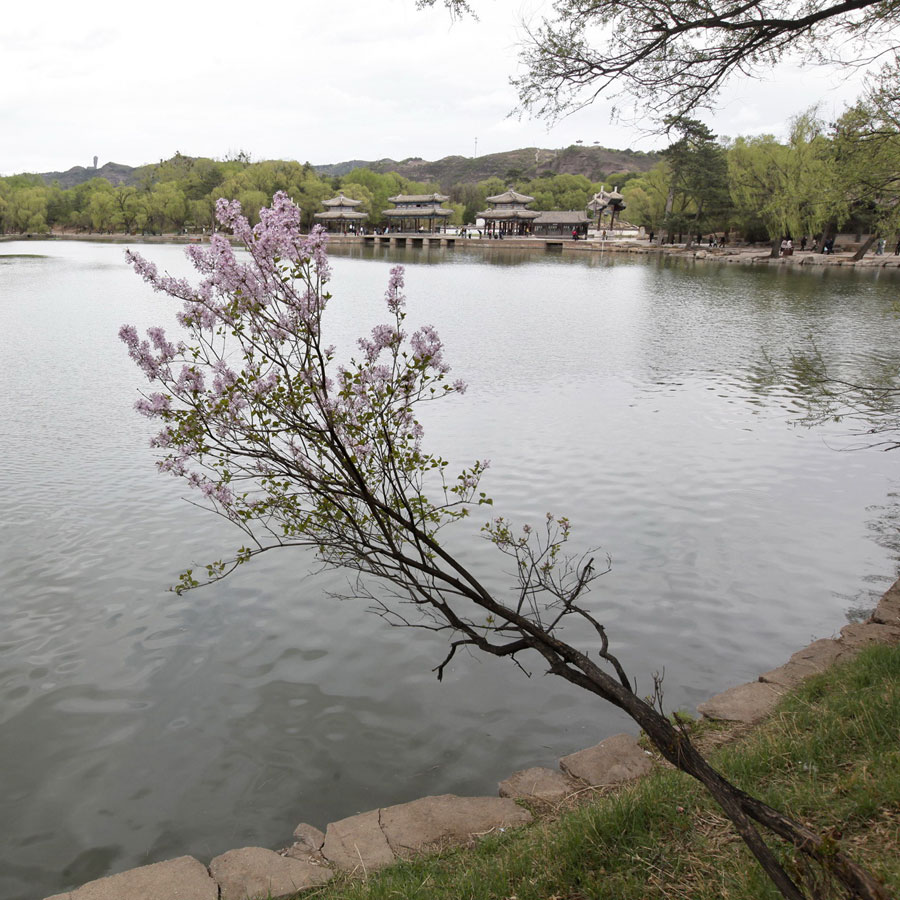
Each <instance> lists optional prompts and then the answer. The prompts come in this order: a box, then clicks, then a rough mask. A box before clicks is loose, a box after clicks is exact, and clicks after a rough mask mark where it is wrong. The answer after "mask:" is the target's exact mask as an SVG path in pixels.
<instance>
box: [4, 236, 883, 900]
mask: <svg viewBox="0 0 900 900" xmlns="http://www.w3.org/2000/svg"><path fill="white" fill-rule="evenodd" d="M143 252H144V253H145V254H146V255H147V256H149V257H151V258H153V259H154V260H156V261H157V262H158V263H159V264H160V265H161V266H162V267H165V268H168V269H169V270H170V271H171V272H173V273H175V274H181V273H187V271H188V266H187V264H186V263H185V262H184V259H183V253H182V249H181V248H179V247H174V246H150V247H145V248H143ZM16 254H40V255H39V256H17V255H16ZM397 260H400V261H402V262H405V263H406V264H407V266H408V269H407V295H408V297H409V309H410V318H409V320H408V322H409V323H410V324H411V325H415V324H418V323H425V322H427V323H431V324H433V325H435V326H436V327H437V328H438V329H439V331H440V333H441V335H442V336H443V337H444V340H445V343H446V345H447V356H448V359H449V361H450V362H451V364H452V365H453V376H454V377H462V378H464V379H465V380H466V381H467V382H468V383H469V385H470V387H469V391H468V393H467V394H466V395H465V396H463V397H459V398H453V399H450V400H448V401H447V402H446V403H444V404H442V405H443V409H438V408H437V407H435V408H434V409H433V410H432V411H431V414H430V415H429V416H428V419H427V425H428V427H429V440H428V444H429V446H430V447H431V448H433V449H439V450H440V451H441V452H442V453H443V455H445V456H447V457H448V458H450V459H452V460H453V461H455V462H458V463H459V464H463V463H468V462H470V461H472V460H474V459H477V458H489V459H490V460H491V463H492V464H491V469H490V470H489V472H488V475H487V476H486V479H485V482H484V487H485V489H486V490H487V491H488V493H489V494H491V495H492V496H493V498H494V502H495V505H494V511H495V512H497V513H502V514H504V515H506V516H509V517H511V518H513V519H514V520H516V521H529V520H530V521H534V520H536V519H539V518H541V517H542V516H543V514H544V513H545V512H547V511H553V512H556V513H560V514H568V515H569V516H570V517H571V519H572V520H573V523H574V527H575V534H574V537H575V540H576V543H578V544H579V546H583V547H588V546H598V545H599V546H600V547H602V549H603V551H604V552H607V553H609V554H610V556H611V557H612V566H613V568H612V571H611V573H610V574H608V575H606V576H604V577H603V578H602V579H601V580H600V581H599V582H598V583H597V585H596V587H595V590H594V591H593V593H592V594H591V602H592V605H593V609H594V611H595V614H596V615H597V616H598V617H599V618H600V619H601V621H603V622H605V623H606V624H607V626H608V630H609V633H610V635H611V639H612V642H613V645H614V650H615V651H616V652H617V653H618V654H619V656H620V658H621V659H622V661H623V663H624V664H625V666H626V667H627V669H628V670H629V672H630V673H631V674H632V675H633V676H635V677H637V679H638V684H639V688H641V689H648V690H649V688H650V686H651V674H652V673H653V672H654V671H663V670H664V672H665V692H666V693H665V700H666V703H667V705H668V706H669V707H671V708H673V709H675V708H679V707H681V708H688V709H692V708H693V707H694V706H695V705H696V704H697V703H698V702H699V701H701V700H703V699H705V698H706V697H708V696H709V695H711V694H713V693H716V692H717V691H719V690H721V689H723V688H725V687H727V686H729V685H731V684H736V683H738V682H740V681H743V680H747V679H751V678H755V677H756V675H757V674H758V673H759V672H761V671H764V670H766V669H768V668H770V667H772V666H775V665H777V664H780V663H781V662H783V661H784V660H785V659H786V658H787V656H788V655H789V654H790V653H791V652H793V651H794V650H795V649H797V648H799V647H800V646H802V645H804V644H805V643H807V642H808V641H810V640H811V639H813V638H816V637H825V636H830V635H832V634H834V633H835V632H837V630H838V629H840V627H841V626H842V625H843V624H845V623H846V622H847V621H848V618H853V617H854V616H859V615H862V614H863V613H864V611H865V610H867V609H870V608H871V607H872V606H874V604H875V602H876V600H877V597H878V596H879V595H880V593H881V592H883V591H884V590H885V588H886V587H887V586H888V585H889V583H890V582H891V581H892V580H893V578H894V577H896V574H897V568H898V555H900V554H898V547H897V529H896V518H895V506H894V503H895V492H896V489H897V486H896V469H897V457H896V456H895V455H893V454H885V453H879V452H877V451H873V450H862V451H859V452H841V450H842V449H843V448H845V447H846V446H847V445H848V442H847V441H846V440H845V437H844V432H845V431H846V426H844V425H841V424H832V425H830V426H829V427H827V428H819V429H815V430H808V429H804V428H802V427H797V425H796V424H795V422H796V419H797V417H798V415H799V414H800V411H801V406H800V404H798V402H797V401H796V400H795V398H793V397H792V396H791V394H790V392H789V391H788V390H786V389H783V388H776V389H771V388H764V387H763V386H762V385H761V382H760V378H759V373H760V366H761V365H762V363H763V361H764V359H765V355H766V354H770V355H772V356H774V357H776V358H783V357H784V354H785V353H786V352H787V350H788V348H791V347H803V346H805V343H806V341H807V340H808V338H809V337H810V336H812V337H814V339H815V341H816V343H817V344H818V346H819V348H820V349H821V350H822V352H823V354H824V355H825V356H826V357H827V358H828V359H829V360H831V361H832V362H833V364H834V365H839V366H842V367H844V370H845V371H849V372H853V371H864V370H865V369H866V367H867V365H868V362H867V360H868V357H869V354H870V353H871V352H873V351H874V352H875V353H881V354H884V355H889V354H893V353H894V352H895V349H896V347H897V344H898V340H897V339H898V319H897V315H896V310H895V309H894V308H893V304H894V302H895V300H896V297H897V286H898V284H900V281H898V280H896V279H894V278H888V277H885V275H884V274H881V275H880V277H879V275H878V274H877V273H875V274H873V273H869V272H865V273H854V272H844V271H834V270H828V271H814V272H794V271H784V270H781V269H774V270H773V269H768V268H766V269H761V270H754V269H749V270H748V269H740V268H733V267H717V266H714V265H712V266H705V265H690V264H687V265H686V264H671V263H669V264H667V263H665V262H663V263H653V262H650V263H645V262H639V263H638V262H632V261H628V260H622V261H620V260H616V261H615V262H610V260H609V259H605V260H596V259H591V260H585V259H578V260H573V261H570V260H568V259H563V258H561V257H553V256H543V255H516V254H514V253H510V252H505V251H499V250H498V251H494V253H493V254H492V255H489V256H485V257H483V256H481V255H467V254H466V253H465V252H464V251H449V252H445V253H436V252H427V251H408V252H407V253H404V252H403V251H400V252H399V253H393V254H389V252H388V251H386V250H385V251H368V252H367V251H358V252H357V253H355V254H353V253H350V254H346V255H336V256H335V258H334V269H335V275H334V279H333V290H334V294H335V297H334V300H333V301H332V307H331V309H330V312H329V322H328V326H329V328H330V329H331V330H332V333H333V336H334V337H333V340H334V343H336V344H337V345H338V346H339V348H351V347H352V346H353V341H354V339H355V337H356V336H358V335H359V334H361V333H364V332H365V331H366V330H368V328H370V327H371V325H372V324H374V323H376V322H378V321H381V320H382V318H383V316H382V309H383V307H382V305H381V297H382V294H383V292H384V287H385V285H386V282H387V277H388V271H389V268H390V266H391V265H392V264H394V262H396V261H397ZM172 312H173V306H172V305H171V302H170V301H168V300H167V299H166V298H163V297H160V296H157V295H155V294H153V293H152V292H150V291H149V289H147V287H146V286H145V285H143V284H142V283H141V282H140V281H139V279H138V278H137V277H136V276H134V275H133V274H132V273H131V272H130V270H129V269H128V268H127V267H126V265H125V263H124V259H123V249H122V247H121V246H110V245H102V244H78V243H62V242H19V243H5V244H0V386H2V391H0V421H2V423H3V424H2V429H0V451H2V463H3V464H2V468H0V492H2V493H0V496H2V504H0V522H2V536H3V539H2V542H0V595H2V598H3V602H2V603H0V721H2V730H0V820H2V822H3V840H2V841H0V897H3V898H7V900H34V898H41V897H43V896H45V895H47V894H52V893H54V892H57V891H61V890H63V889H65V888H67V887H70V886H72V885H77V884H79V883H81V882H83V881H86V880H89V879H92V878H97V877H100V876H102V875H104V874H108V873H111V872H114V871H120V870H123V869H126V868H129V867H132V866H137V865H141V864H144V863H147V862H153V861H157V860H161V859H165V858H169V857H172V856H176V855H180V854H182V853H190V854H193V855H195V856H197V857H199V858H200V859H201V860H203V861H204V862H208V861H209V859H210V858H211V857H212V856H213V855H215V854H218V853H220V852H223V851H224V850H227V849H230V848H232V847H239V846H246V845H262V846H270V847H278V846H283V845H284V844H286V843H287V842H289V840H290V836H291V831H292V829H293V827H294V826H295V825H296V824H297V823H298V822H301V821H306V822H310V823H312V824H314V825H317V826H319V827H324V826H325V825H326V823H327V822H329V821H333V820H335V819H337V818H340V817H343V816H347V815H351V814H353V813H356V812H359V811H363V810H367V809H372V808H374V807H377V806H379V805H388V804H392V803H398V802H402V801H404V800H409V799H413V798H415V797H418V796H422V795H425V794H439V793H445V792H453V793H458V794H468V793H488V794H491V793H494V792H495V791H496V782H497V781H498V780H499V779H502V778H504V777H505V776H507V775H508V774H510V773H511V772H513V771H514V770H516V769H519V768H524V767H526V766H531V765H542V764H544V765H554V764H555V760H556V758H557V757H558V756H559V755H561V754H564V753H568V752H571V751H573V750H575V749H579V748H581V747H585V746H589V745H591V744H593V743H595V742H596V741H598V740H600V739H602V738H604V737H606V736H608V735H610V734H613V733H615V732H617V731H620V730H622V729H623V728H625V727H627V723H626V720H625V719H624V718H623V717H622V716H621V715H619V714H618V713H616V712H615V711H613V710H610V709H607V708H605V707H604V706H603V705H602V704H600V703H599V702H598V701H596V700H595V699H594V698H592V697H591V696H589V695H588V694H586V693H582V692H579V691H578V690H576V689H575V688H571V687H569V686H568V685H566V684H564V683H562V682H559V683H557V682H556V681H555V680H554V679H552V678H549V677H544V676H543V674H542V669H541V666H540V663H539V662H536V661H533V662H534V669H533V677H532V678H530V679H528V678H525V677H524V676H523V675H522V673H521V672H519V671H518V670H517V669H516V668H515V667H514V666H512V665H511V664H509V663H504V662H502V661H498V660H494V659H483V658H480V657H475V656H470V657H467V656H461V657H459V658H458V659H457V660H456V662H455V664H454V665H453V667H452V669H451V670H450V671H448V673H447V675H446V677H445V680H444V683H443V684H438V683H437V682H436V681H435V679H434V676H433V674H432V673H431V668H432V667H433V666H434V665H435V664H436V663H437V662H439V661H440V659H441V658H442V654H443V653H444V652H445V644H444V642H443V640H441V639H440V638H437V637H435V636H432V635H428V634H424V633H419V632H414V631H408V630H400V629H392V628H389V627H387V626H386V625H385V624H384V622H382V621H381V620H380V619H378V618H377V617H375V616H373V615H370V614H367V613H366V612H365V611H364V609H363V607H362V606H360V605H357V604H355V603H351V602H338V601H335V600H332V599H330V598H329V596H328V592H329V591H330V590H332V589H338V590H339V589H340V586H341V584H342V583H343V580H342V577H341V576H339V575H335V574H333V573H331V574H329V573H325V574H321V573H320V574H317V575H310V574H309V571H310V560H309V558H307V557H305V556H303V555H302V554H299V553H290V552H284V553H282V554H281V555H276V554H269V555H268V557H269V558H262V559H261V560H259V561H258V562H256V563H255V564H254V565H252V566H247V567H245V568H244V570H242V571H240V572H239V573H237V574H236V575H235V576H233V577H232V578H230V579H228V580H227V581H225V582H223V583H222V584H220V585H217V586H215V587H212V588H207V589H205V590H202V591H197V592H195V593H193V594H190V595H186V596H183V597H177V596H175V595H174V594H172V593H169V592H167V588H168V586H169V585H170V584H171V583H173V582H174V581H175V580H176V578H177V576H178V574H179V573H180V572H181V571H182V570H183V569H184V568H186V567H188V566H190V565H191V564H192V563H194V562H204V561H206V560H208V559H211V558H218V557H219V556H220V555H222V553H223V552H224V551H226V550H229V549H232V548H233V547H235V546H238V544H239V541H238V539H237V537H238V536H237V535H236V534H232V533H231V532H230V531H229V530H228V528H227V527H226V526H225V525H223V524H222V523H220V522H219V521H218V520H216V519H215V518H213V517H210V516H209V515H207V514H205V513H203V512H202V511H200V510H198V509H196V508H194V507H192V506H190V505H189V504H187V503H186V502H184V500H183V499H182V497H183V495H184V494H185V490H184V489H183V488H182V486H181V485H180V484H179V483H178V481H177V480H176V479H173V478H170V477H166V476H163V475H159V474H157V473H156V471H155V469H154V466H153V456H152V451H151V450H150V449H149V448H148V447H147V439H148V436H149V434H150V431H151V423H148V422H147V421H146V420H144V419H142V418H141V417H140V416H138V415H137V414H136V413H134V412H133V411H132V405H133V403H134V400H135V399H136V391H137V389H138V388H139V387H141V386H143V385H144V384H146V382H143V381H142V376H141V375H140V373H139V372H138V371H137V369H136V368H135V367H134V366H133V365H132V364H131V362H130V361H129V360H128V358H127V355H126V352H125V349H124V347H123V345H121V344H120V343H119V341H118V339H117V337H116V333H117V330H118V328H119V326H120V325H121V324H122V323H124V322H133V323H135V324H137V325H138V326H140V327H145V326H148V325H151V324H170V323H171V322H172ZM453 546H454V547H455V549H457V550H458V551H459V553H460V554H461V555H462V556H463V557H464V558H465V559H466V560H467V561H469V562H470V564H471V565H472V566H473V567H474V568H475V569H477V570H478V571H479V573H481V574H482V575H483V577H484V578H485V579H486V580H487V581H488V582H489V583H490V584H491V585H492V586H495V587H497V588H498V589H499V590H503V563H502V559H498V558H497V554H496V551H493V550H492V548H491V547H490V546H489V545H488V544H487V543H485V542H483V541H480V540H479V539H478V538H477V537H476V536H475V535H473V534H472V533H470V532H466V533H461V534H460V535H459V536H458V537H456V538H455V539H454V541H453ZM567 636H568V637H569V638H570V639H571V640H572V641H574V642H578V640H579V638H580V635H579V633H578V631H577V629H575V628H573V629H572V631H571V632H569V633H568V635H567ZM585 638H586V639H589V638H588V636H586V635H585ZM523 661H524V660H523Z"/></svg>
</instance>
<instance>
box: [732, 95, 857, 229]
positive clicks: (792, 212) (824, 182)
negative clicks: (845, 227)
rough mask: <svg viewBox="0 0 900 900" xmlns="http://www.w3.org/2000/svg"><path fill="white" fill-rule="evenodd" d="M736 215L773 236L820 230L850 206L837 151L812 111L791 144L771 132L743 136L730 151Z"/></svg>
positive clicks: (799, 121) (742, 223)
mask: <svg viewBox="0 0 900 900" xmlns="http://www.w3.org/2000/svg"><path fill="white" fill-rule="evenodd" d="M728 174H729V180H730V186H731V198H732V201H733V204H734V210H735V216H734V218H735V221H736V223H737V224H738V226H739V227H740V228H741V230H742V231H743V232H744V233H745V234H752V233H753V232H754V231H759V230H763V231H764V232H765V234H766V235H767V236H768V237H769V238H770V239H772V240H777V239H779V238H781V237H784V236H785V235H792V236H794V237H798V238H799V237H801V236H802V235H804V234H809V235H812V234H816V233H817V232H819V231H821V230H822V228H823V227H824V226H825V224H826V222H828V221H829V219H832V218H836V219H837V220H845V219H846V217H847V214H848V212H849V209H848V207H847V205H846V200H845V198H844V197H843V196H842V193H841V191H840V190H839V189H838V188H837V181H836V174H837V173H836V168H835V164H834V156H833V153H832V152H831V150H830V148H829V145H828V141H827V140H826V139H825V137H824V136H823V135H822V133H821V123H819V121H818V120H817V119H816V117H815V116H814V115H813V114H812V112H807V113H804V114H803V115H801V116H798V117H797V118H796V119H795V120H794V122H793V127H792V129H791V137H790V140H789V141H788V143H787V144H781V143H779V142H778V141H776V140H775V138H774V137H772V136H771V135H763V136H761V137H754V138H738V139H737V140H736V141H734V142H733V143H732V145H731V146H730V148H729V151H728Z"/></svg>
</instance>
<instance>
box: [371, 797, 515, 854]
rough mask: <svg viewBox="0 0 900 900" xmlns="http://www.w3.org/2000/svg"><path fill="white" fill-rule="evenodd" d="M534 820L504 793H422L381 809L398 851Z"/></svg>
mask: <svg viewBox="0 0 900 900" xmlns="http://www.w3.org/2000/svg"><path fill="white" fill-rule="evenodd" d="M531 821H532V816H531V813H530V812H528V810H527V809H523V808H522V807H521V806H519V805H518V804H516V803H515V801H513V800H510V799H505V798H501V797H457V796H454V795H453V794H442V795H441V796H439V797H422V798H421V799H419V800H413V801H412V802H411V803H401V804H399V805H398V806H389V807H387V808H385V809H383V810H381V827H382V830H383V831H384V836H385V837H386V838H387V841H388V844H390V846H391V849H392V850H393V852H394V854H395V855H396V856H398V857H400V858H403V859H408V858H409V857H411V856H414V855H415V854H417V853H423V852H426V851H428V850H436V849H439V848H443V847H449V846H458V845H461V844H462V845H467V844H471V843H472V842H473V841H474V840H475V839H476V838H477V837H480V836H481V835H484V834H486V833H489V832H492V831H497V830H501V831H502V830H504V829H506V828H511V827H514V826H516V825H526V824H528V823H529V822H531Z"/></svg>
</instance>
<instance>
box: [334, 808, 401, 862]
mask: <svg viewBox="0 0 900 900" xmlns="http://www.w3.org/2000/svg"><path fill="white" fill-rule="evenodd" d="M379 813H380V811H379V810H377V809H373V810H370V811H369V812H364V813H360V814H359V815H356V816H350V817H349V818H346V819H341V820H340V821H339V822H332V823H331V824H329V826H328V828H327V829H326V830H325V843H324V844H323V846H322V854H323V855H324V856H325V859H327V860H328V861H329V862H330V863H333V864H334V865H336V866H337V867H338V868H340V869H344V870H346V871H349V872H354V871H356V870H360V871H365V872H371V871H372V870H373V869H380V868H381V867H382V866H387V865H390V864H391V863H392V862H394V852H393V851H392V850H391V847H390V845H389V844H388V842H387V838H385V836H384V833H383V832H382V830H381V823H380V816H379Z"/></svg>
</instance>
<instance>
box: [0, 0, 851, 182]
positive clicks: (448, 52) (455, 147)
mask: <svg viewBox="0 0 900 900" xmlns="http://www.w3.org/2000/svg"><path fill="white" fill-rule="evenodd" d="M475 5H476V7H477V8H478V10H479V11H480V21H478V22H472V21H468V20H462V21H459V20H458V21H452V20H451V19H450V17H449V15H448V13H447V12H446V10H445V9H443V8H442V7H441V8H435V9H430V10H427V11H417V10H416V8H415V0H340V2H328V0H326V2H317V3H311V2H308V0H292V2H287V0H254V2H252V3H245V4H237V3H233V2H231V0H224V2H219V3H216V4H208V3H198V2H195V0H177V2H176V0H157V2H152V3H148V4H141V5H137V4H124V3H122V2H121V0H116V2H113V0H83V2H72V0H66V2H61V0H44V2H42V3H40V4H38V5H36V6H33V7H32V6H31V5H30V4H25V3H16V4H10V5H7V7H6V8H5V9H4V14H3V16H2V18H0V123H2V127H0V174H2V175H11V174H14V173H17V172H23V171H29V172H47V171H62V170H66V169H68V168H70V167H71V166H74V165H84V166H89V165H91V161H92V158H93V157H94V156H95V155H96V156H98V157H99V160H100V162H99V164H100V165H101V166H102V165H103V164H104V163H106V162H109V161H113V162H118V163H125V164H127V165H133V166H136V165H141V164H143V163H148V162H155V161H158V160H160V159H165V158H168V157H170V156H172V155H173V154H174V153H175V151H176V150H178V151H180V152H181V153H183V154H187V155H191V156H211V157H219V158H221V157H224V156H225V155H227V154H228V153H230V152H236V151H238V150H244V151H245V152H247V153H249V154H250V155H251V157H252V158H253V159H254V160H261V159H296V160H299V161H300V162H305V161H309V162H311V163H333V162H341V161H343V160H347V159H380V158H383V157H393V158H394V159H404V158H406V157H409V156H421V157H424V158H425V159H439V158H441V157H444V156H448V155H451V154H460V155H463V156H473V155H475V154H476V141H477V154H478V155H482V154H486V153H496V152H500V151H503V150H513V149H516V148H518V147H530V146H538V147H546V148H557V147H565V146H568V145H569V144H571V143H574V142H575V141H577V140H582V141H583V142H584V143H585V144H592V143H594V142H598V143H600V144H602V145H604V146H606V147H614V148H619V149H624V148H627V147H631V148H634V149H636V150H653V149H658V148H660V147H662V146H664V145H665V143H666V141H665V140H663V139H661V138H654V137H652V136H648V135H647V134H645V133H643V132H642V131H641V130H639V129H637V128H635V127H633V126H626V125H616V124H611V123H610V120H609V106H607V105H603V104H595V105H594V106H593V107H591V108H589V109H587V110H583V111H581V112H579V113H578V114H576V115H573V116H571V117H569V118H568V119H565V120H564V121H562V122H560V123H559V124H557V125H555V126H553V127H549V126H548V125H547V124H546V123H544V122H540V121H535V120H529V119H522V120H518V119H516V118H515V117H513V118H510V117H509V113H510V111H511V110H513V108H514V107H515V103H516V97H515V92H514V90H513V89H512V87H511V86H510V85H509V78H510V77H511V76H512V75H514V74H515V73H516V71H517V65H518V63H517V45H518V44H519V42H520V40H521V37H522V31H521V22H522V20H523V19H525V20H535V18H536V17H539V16H540V13H541V11H542V10H546V9H547V8H548V6H549V4H548V3H545V2H542V0H475ZM859 90H860V81H859V80H858V79H857V80H855V81H851V82H841V81H840V80H838V78H837V77H836V76H834V75H833V74H832V75H829V73H827V72H825V71H823V70H821V69H813V70H809V71H804V72H801V71H799V70H796V69H789V68H784V69H782V70H780V71H778V72H775V73H773V74H772V76H771V77H770V78H768V79H766V80H764V81H761V82H753V81H742V82H740V83H734V82H733V83H732V84H731V85H730V87H729V89H728V90H727V92H726V94H725V95H724V96H723V97H722V103H721V108H720V109H719V111H718V112H717V113H716V115H715V116H707V117H706V119H707V121H708V122H709V123H710V125H711V126H712V128H713V130H714V131H715V132H716V133H718V134H721V135H728V136H736V135H738V134H759V133H766V132H768V133H775V134H779V135H782V134H783V133H784V127H785V123H786V121H787V119H788V118H789V117H790V116H791V115H794V114H796V113H797V112H799V111H801V110H803V109H805V108H807V107H808V106H810V105H811V104H813V103H815V102H817V101H821V102H822V109H821V112H822V114H823V115H824V116H825V117H826V118H832V117H833V116H834V115H836V114H838V113H840V111H841V110H842V109H843V106H844V104H845V103H846V102H849V101H851V100H852V99H853V97H854V96H855V95H856V94H857V93H858V92H859Z"/></svg>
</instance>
